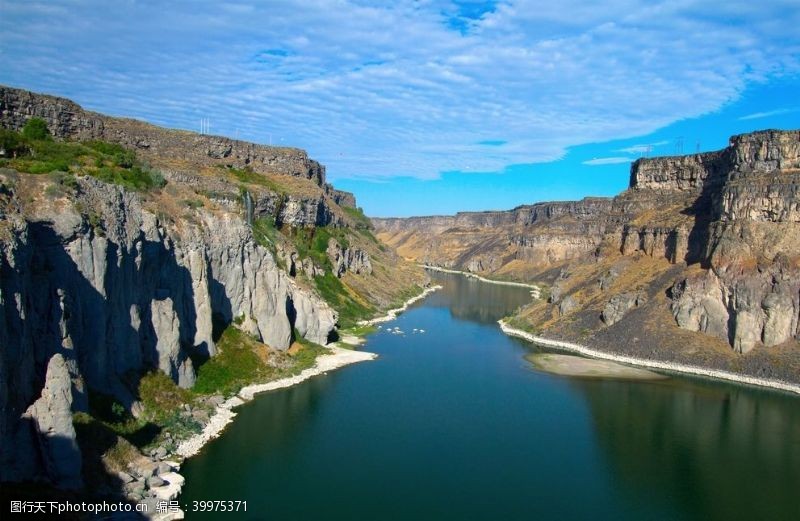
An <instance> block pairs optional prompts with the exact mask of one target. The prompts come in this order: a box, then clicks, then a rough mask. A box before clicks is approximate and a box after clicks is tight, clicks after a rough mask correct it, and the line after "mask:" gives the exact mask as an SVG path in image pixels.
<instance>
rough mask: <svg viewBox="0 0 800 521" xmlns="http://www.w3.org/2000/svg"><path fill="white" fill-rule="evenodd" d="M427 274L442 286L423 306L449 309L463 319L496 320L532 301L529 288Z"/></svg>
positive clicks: (462, 277) (432, 273)
mask: <svg viewBox="0 0 800 521" xmlns="http://www.w3.org/2000/svg"><path fill="white" fill-rule="evenodd" d="M428 273H429V274H430V275H431V278H432V279H433V280H434V281H435V282H436V284H440V285H441V286H442V289H441V290H440V291H437V292H436V293H434V294H433V295H432V296H431V297H429V298H428V300H427V301H426V305H429V306H435V307H447V308H450V312H451V314H452V316H454V317H456V318H460V319H463V320H471V321H474V322H481V323H490V322H497V321H498V320H499V319H501V318H503V317H506V316H508V315H511V314H512V313H513V312H514V311H516V310H517V309H518V308H519V307H520V306H523V305H525V304H527V303H529V302H530V301H531V291H530V289H528V288H521V287H515V286H503V285H500V284H488V283H486V282H481V281H479V280H477V279H474V278H470V277H465V276H463V275H458V274H455V273H442V272H438V271H429V272H428Z"/></svg>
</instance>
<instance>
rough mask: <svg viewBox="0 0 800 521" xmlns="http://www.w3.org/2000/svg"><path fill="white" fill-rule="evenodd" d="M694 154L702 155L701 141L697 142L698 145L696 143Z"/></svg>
mask: <svg viewBox="0 0 800 521" xmlns="http://www.w3.org/2000/svg"><path fill="white" fill-rule="evenodd" d="M694 153H695V154H699V153H700V140H699V139H698V140H697V143H695V147H694Z"/></svg>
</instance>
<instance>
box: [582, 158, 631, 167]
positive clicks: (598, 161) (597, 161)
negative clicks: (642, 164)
mask: <svg viewBox="0 0 800 521" xmlns="http://www.w3.org/2000/svg"><path fill="white" fill-rule="evenodd" d="M631 161H633V159H631V158H630V157H622V156H618V157H597V158H594V159H590V160H588V161H584V162H583V163H581V164H584V165H589V166H599V165H617V164H620V163H630V162H631Z"/></svg>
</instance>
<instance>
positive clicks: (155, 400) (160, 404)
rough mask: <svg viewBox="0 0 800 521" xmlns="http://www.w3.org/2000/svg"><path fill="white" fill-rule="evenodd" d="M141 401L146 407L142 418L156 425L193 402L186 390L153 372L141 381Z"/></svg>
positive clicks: (165, 376)
mask: <svg viewBox="0 0 800 521" xmlns="http://www.w3.org/2000/svg"><path fill="white" fill-rule="evenodd" d="M139 399H140V400H141V401H142V405H143V406H144V413H143V414H142V417H143V418H144V419H145V420H150V421H153V422H155V423H163V422H164V421H165V420H168V419H169V418H170V417H171V416H172V415H173V414H174V413H175V411H177V410H178V409H180V408H181V407H182V406H183V404H185V403H189V402H191V401H192V395H191V393H190V392H189V391H187V390H186V389H181V388H180V387H178V386H177V384H176V383H175V382H173V381H172V378H170V377H169V376H167V375H165V374H164V373H162V372H161V371H152V372H150V373H147V374H145V375H144V376H142V378H141V379H140V380H139Z"/></svg>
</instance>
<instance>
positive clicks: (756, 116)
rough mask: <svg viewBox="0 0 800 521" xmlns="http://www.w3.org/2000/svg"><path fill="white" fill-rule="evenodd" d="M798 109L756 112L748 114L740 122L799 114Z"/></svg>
mask: <svg viewBox="0 0 800 521" xmlns="http://www.w3.org/2000/svg"><path fill="white" fill-rule="evenodd" d="M797 110H798V109H776V110H768V111H766V112H754V113H753V114H748V115H746V116H742V117H740V118H739V120H740V121H747V120H751V119H763V118H769V117H772V116H780V115H781V114H788V113H790V112H797Z"/></svg>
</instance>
